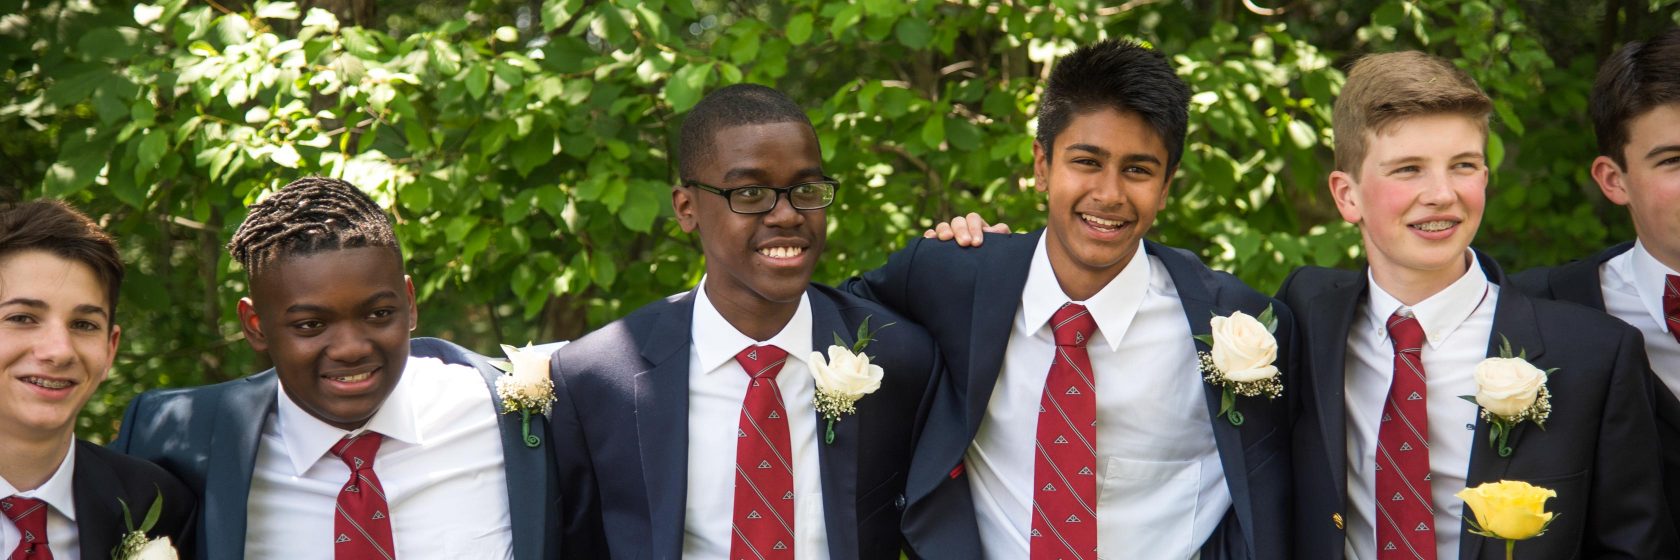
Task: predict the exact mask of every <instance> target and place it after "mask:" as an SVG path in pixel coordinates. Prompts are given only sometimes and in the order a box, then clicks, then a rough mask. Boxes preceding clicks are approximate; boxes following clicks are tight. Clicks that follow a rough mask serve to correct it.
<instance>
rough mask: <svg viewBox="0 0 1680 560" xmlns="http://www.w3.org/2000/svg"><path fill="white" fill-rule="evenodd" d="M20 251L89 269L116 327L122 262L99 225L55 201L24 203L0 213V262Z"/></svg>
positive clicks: (114, 243) (114, 242) (84, 215)
mask: <svg viewBox="0 0 1680 560" xmlns="http://www.w3.org/2000/svg"><path fill="white" fill-rule="evenodd" d="M23 251H45V252H47V253H50V254H52V255H53V256H56V257H59V258H61V259H65V260H70V261H74V262H78V263H81V264H83V265H86V266H87V267H88V268H89V269H92V270H93V275H94V277H95V278H98V279H99V283H100V284H103V285H104V286H105V303H106V305H107V306H108V307H109V311H110V316H109V319H110V324H116V320H117V296H118V294H119V293H121V292H122V281H123V264H122V258H121V257H119V256H118V255H117V243H116V240H115V239H112V238H111V234H109V233H106V232H105V229H104V228H101V227H99V224H97V223H94V221H93V220H92V219H89V218H88V217H87V215H86V214H83V213H81V212H79V211H77V210H76V209H75V208H71V207H70V205H68V204H65V203H63V202H59V201H57V200H38V201H34V202H25V203H22V204H18V205H15V206H12V207H10V208H6V209H4V210H0V259H5V258H9V257H11V256H12V255H14V254H17V253H20V252H23ZM107 328H109V327H107Z"/></svg>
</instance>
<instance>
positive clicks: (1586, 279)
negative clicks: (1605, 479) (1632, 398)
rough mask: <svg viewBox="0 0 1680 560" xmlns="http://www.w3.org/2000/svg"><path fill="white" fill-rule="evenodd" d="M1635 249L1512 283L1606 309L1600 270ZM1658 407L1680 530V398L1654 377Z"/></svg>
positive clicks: (1666, 474) (1667, 486) (1532, 273)
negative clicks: (1606, 263) (1678, 512)
mask: <svg viewBox="0 0 1680 560" xmlns="http://www.w3.org/2000/svg"><path fill="white" fill-rule="evenodd" d="M1631 249H1633V242H1632V241H1629V242H1627V243H1623V244H1620V245H1616V246H1614V247H1611V248H1609V249H1605V250H1604V251H1602V252H1599V253H1598V254H1596V255H1593V256H1591V257H1587V258H1585V259H1579V260H1575V261H1571V262H1570V263H1568V264H1564V265H1561V266H1556V267H1540V268H1535V269H1530V270H1527V271H1523V272H1520V273H1517V274H1513V275H1511V285H1512V287H1515V288H1516V289H1518V290H1522V291H1523V293H1526V294H1528V295H1530V296H1533V297H1537V298H1543V299H1555V300H1558V301H1567V302H1570V303H1573V304H1576V305H1584V306H1587V307H1589V308H1592V309H1593V310H1596V311H1604V288H1603V286H1602V284H1601V283H1600V280H1599V276H1598V270H1599V267H1600V266H1603V265H1604V263H1605V262H1607V261H1609V260H1610V259H1612V258H1615V257H1616V256H1617V255H1620V254H1622V253H1626V252H1628V251H1629V250H1631ZM1650 383H1651V390H1652V393H1653V395H1652V398H1653V399H1655V403H1656V404H1655V406H1656V410H1657V431H1658V433H1659V438H1660V439H1661V440H1662V442H1663V446H1662V450H1663V488H1664V490H1665V491H1666V492H1667V493H1668V508H1669V515H1670V516H1673V517H1675V523H1676V529H1677V530H1680V515H1675V512H1677V511H1680V399H1676V398H1675V397H1674V392H1673V391H1670V390H1669V389H1668V387H1666V386H1664V385H1663V384H1662V382H1661V381H1658V380H1655V379H1653V380H1651V382H1650Z"/></svg>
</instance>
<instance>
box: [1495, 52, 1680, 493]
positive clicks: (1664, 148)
mask: <svg viewBox="0 0 1680 560" xmlns="http://www.w3.org/2000/svg"><path fill="white" fill-rule="evenodd" d="M1592 119H1593V130H1594V131H1596V132H1597V135H1598V152H1599V155H1598V157H1597V158H1596V159H1594V160H1593V162H1592V177H1593V180H1594V181H1595V182H1597V183H1598V187H1599V190H1601V191H1603V192H1604V197H1605V198H1607V199H1609V200H1610V201H1611V202H1613V203H1616V204H1617V205H1620V206H1626V207H1627V209H1628V215H1629V216H1631V217H1632V218H1633V229H1634V232H1635V233H1636V234H1637V239H1635V240H1634V241H1631V242H1627V243H1622V244H1619V245H1616V246H1614V247H1610V248H1609V249H1605V250H1604V251H1602V252H1600V253H1598V254H1596V255H1593V256H1590V257H1587V258H1583V259H1580V260H1576V261H1574V262H1571V263H1569V264H1565V265H1562V266H1557V267H1542V268H1536V269H1534V270H1529V271H1526V272H1523V273H1520V274H1516V275H1513V276H1512V277H1511V280H1512V284H1513V285H1514V286H1515V287H1516V288H1517V289H1519V290H1522V291H1524V292H1526V293H1528V294H1529V295H1533V296H1535V297H1543V298H1549V299H1557V300H1562V301H1568V302H1572V303H1576V304H1580V305H1585V306H1587V307H1591V308H1593V309H1597V310H1599V311H1604V312H1607V313H1609V314H1610V315H1612V316H1614V317H1616V318H1617V319H1621V320H1622V321H1625V322H1627V323H1628V324H1629V325H1633V326H1634V327H1635V328H1638V329H1639V331H1640V333H1641V334H1643V335H1644V337H1645V355H1646V357H1647V358H1648V359H1649V360H1650V364H1651V369H1652V370H1654V371H1655V372H1656V378H1657V380H1658V381H1659V382H1660V384H1658V385H1657V386H1656V389H1658V393H1659V394H1658V395H1657V397H1658V398H1657V402H1658V405H1657V411H1658V418H1659V420H1660V423H1659V428H1660V429H1662V430H1663V431H1664V434H1663V438H1664V443H1665V445H1664V453H1665V464H1666V466H1665V469H1664V470H1665V475H1666V476H1667V477H1668V484H1667V490H1668V492H1669V503H1670V505H1671V507H1673V506H1680V402H1676V399H1675V397H1680V28H1672V29H1669V30H1668V31H1665V32H1663V33H1661V34H1659V35H1657V36H1656V37H1654V38H1652V39H1651V40H1649V41H1633V42H1630V43H1628V44H1627V45H1625V46H1623V47H1622V48H1621V50H1618V51H1616V53H1615V54H1614V55H1611V57H1610V58H1609V59H1608V60H1606V61H1604V63H1603V64H1602V65H1600V66H1599V69H1598V81H1597V83H1595V84H1594V85H1593V92H1592ZM1677 521H1680V520H1677Z"/></svg>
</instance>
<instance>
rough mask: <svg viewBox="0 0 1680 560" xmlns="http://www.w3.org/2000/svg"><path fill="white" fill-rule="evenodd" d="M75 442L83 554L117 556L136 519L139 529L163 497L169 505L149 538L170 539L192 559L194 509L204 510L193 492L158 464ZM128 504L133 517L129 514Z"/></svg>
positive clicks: (75, 487) (78, 526)
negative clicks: (155, 503)
mask: <svg viewBox="0 0 1680 560" xmlns="http://www.w3.org/2000/svg"><path fill="white" fill-rule="evenodd" d="M75 446H76V467H75V470H74V471H73V472H71V481H70V492H71V493H72V494H73V495H74V497H73V498H71V500H72V501H73V502H74V503H75V504H76V531H77V536H78V540H80V541H81V542H80V545H81V549H82V557H83V558H109V557H111V551H113V550H115V549H116V548H117V545H119V544H121V543H122V537H123V534H125V533H127V532H128V528H129V526H130V523H132V526H133V527H135V528H139V527H140V523H141V521H143V520H144V519H145V518H146V512H147V511H150V510H151V507H152V501H153V500H158V499H162V500H163V509H162V511H161V512H160V514H159V515H158V520H157V524H156V525H153V526H152V530H151V531H147V532H146V537H147V538H148V539H155V538H158V537H169V541H170V543H171V544H172V545H174V547H175V550H176V552H177V553H178V554H180V556H181V557H183V558H191V557H192V550H193V542H192V533H193V513H194V512H195V511H197V509H198V498H197V497H196V496H194V495H193V493H192V490H189V489H187V486H186V485H185V484H181V481H180V480H179V479H176V478H175V477H174V476H172V475H170V474H169V473H168V472H166V471H164V470H163V469H161V468H158V466H157V465H153V464H151V463H148V462H145V461H142V460H139V459H136V458H133V457H129V456H127V455H123V454H121V453H116V452H114V451H111V450H108V449H105V448H103V447H100V446H98V445H94V444H91V443H88V442H85V441H82V440H76V443H75ZM118 500H121V501H118ZM125 503H126V504H127V505H128V510H129V512H130V515H131V516H132V517H130V518H125V517H124V516H123V504H125Z"/></svg>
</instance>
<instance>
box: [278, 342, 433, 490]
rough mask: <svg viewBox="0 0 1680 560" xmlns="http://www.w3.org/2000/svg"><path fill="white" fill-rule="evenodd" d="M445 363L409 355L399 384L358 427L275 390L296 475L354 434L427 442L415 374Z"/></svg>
mask: <svg viewBox="0 0 1680 560" xmlns="http://www.w3.org/2000/svg"><path fill="white" fill-rule="evenodd" d="M442 365H443V362H442V361H439V360H437V359H436V358H421V357H416V356H409V357H408V363H407V364H405V365H404V366H403V372H402V378H401V379H398V380H397V386H396V388H393V389H391V394H390V395H389V396H386V397H385V402H384V404H381V405H380V406H379V410H378V411H375V412H374V413H373V417H372V418H369V419H368V421H367V424H364V425H362V427H361V428H357V429H355V430H345V429H341V428H338V427H335V426H333V425H331V424H327V423H326V422H322V421H321V419H319V418H316V417H314V416H312V415H310V414H309V412H307V411H305V410H304V409H303V407H301V406H298V404H297V402H295V401H293V400H292V397H291V396H290V395H287V394H286V391H285V390H283V389H284V388H283V387H282V390H280V391H276V392H277V393H279V394H280V396H279V399H280V405H279V407H278V408H277V413H276V414H277V418H276V420H277V422H278V425H277V428H278V431H279V432H280V440H281V442H282V443H283V444H284V445H285V448H286V457H287V459H290V460H291V462H292V468H293V469H294V470H295V472H296V473H297V475H298V476H303V474H304V473H305V472H307V471H308V470H309V468H310V467H312V466H314V465H315V463H317V462H319V461H320V460H321V457H323V456H325V455H326V454H327V452H328V451H330V450H331V449H332V446H333V445H336V444H337V443H338V441H339V440H341V439H344V436H347V435H351V434H359V433H362V432H365V431H374V432H379V434H380V435H383V436H385V438H386V439H387V440H396V441H401V442H404V443H409V444H413V445H422V444H424V443H425V438H424V437H423V436H424V434H422V433H421V430H420V422H419V420H418V418H417V417H416V416H417V414H418V412H419V411H418V410H416V408H415V406H414V395H413V394H412V393H413V392H414V391H415V390H417V389H416V387H415V383H416V382H417V381H416V380H415V376H417V375H428V374H431V373H433V372H430V371H428V370H431V369H433V368H435V367H439V366H442ZM282 385H284V383H282Z"/></svg>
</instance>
